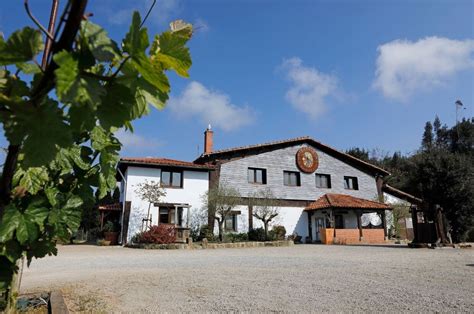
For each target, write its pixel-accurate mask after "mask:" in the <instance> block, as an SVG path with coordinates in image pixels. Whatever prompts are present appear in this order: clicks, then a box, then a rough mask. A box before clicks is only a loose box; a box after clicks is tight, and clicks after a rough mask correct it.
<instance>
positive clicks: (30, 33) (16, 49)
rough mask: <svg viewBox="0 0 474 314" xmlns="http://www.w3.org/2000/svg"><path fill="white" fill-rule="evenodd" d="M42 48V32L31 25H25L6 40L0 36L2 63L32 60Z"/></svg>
mask: <svg viewBox="0 0 474 314" xmlns="http://www.w3.org/2000/svg"><path fill="white" fill-rule="evenodd" d="M41 50H43V41H42V39H41V33H40V32H39V31H38V30H35V29H33V28H31V27H25V28H23V29H21V30H18V31H15V32H14V33H13V34H11V36H10V38H8V40H7V41H6V42H5V41H4V40H3V38H0V65H9V64H15V63H20V62H27V61H30V60H32V59H33V57H34V56H36V55H37V54H38V53H39V52H40V51H41Z"/></svg>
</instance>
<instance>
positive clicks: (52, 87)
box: [0, 0, 192, 292]
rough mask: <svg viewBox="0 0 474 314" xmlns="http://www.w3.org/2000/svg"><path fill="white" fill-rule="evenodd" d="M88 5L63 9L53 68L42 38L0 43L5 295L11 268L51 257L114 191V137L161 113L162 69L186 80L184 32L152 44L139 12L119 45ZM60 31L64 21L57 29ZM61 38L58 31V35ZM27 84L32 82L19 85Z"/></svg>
mask: <svg viewBox="0 0 474 314" xmlns="http://www.w3.org/2000/svg"><path fill="white" fill-rule="evenodd" d="M86 3H87V1H81V0H71V1H69V3H68V4H67V7H68V8H69V11H68V14H66V15H65V19H64V27H63V28H62V30H63V31H62V33H61V34H57V35H58V36H57V40H56V41H55V42H53V45H52V50H51V51H50V53H49V56H48V57H49V58H48V60H49V62H47V63H46V64H45V65H44V66H40V65H39V64H38V63H37V62H36V56H37V55H38V54H41V53H42V52H43V49H44V45H43V40H42V36H41V33H40V32H39V31H38V30H35V29H33V28H30V27H25V28H23V29H20V30H18V31H16V32H14V33H12V34H11V36H10V37H9V38H8V40H4V39H3V38H0V66H3V68H2V70H0V123H1V124H2V127H3V131H4V133H5V136H6V138H7V140H8V142H9V146H8V152H7V158H6V161H5V165H4V167H3V171H2V176H1V177H0V220H1V225H0V292H5V291H6V290H8V289H9V286H10V284H11V280H12V276H13V274H14V272H16V271H17V270H18V269H17V266H16V263H17V260H19V259H20V258H21V257H22V256H26V258H27V261H28V265H29V264H30V263H31V261H32V259H33V258H40V257H44V256H46V255H51V254H56V253H57V249H56V241H57V240H63V241H67V240H68V239H69V237H70V236H71V234H72V233H73V232H74V231H75V230H77V228H78V227H79V224H80V221H81V208H83V207H85V206H90V205H91V204H92V203H93V202H95V200H96V198H99V199H100V198H102V197H104V196H105V195H106V193H107V192H108V191H109V190H112V189H114V188H115V187H116V180H115V174H116V170H115V167H116V164H117V161H118V159H119V154H118V152H119V149H120V147H121V144H120V142H119V141H118V139H117V138H116V137H115V136H114V132H115V131H117V130H118V128H126V129H130V130H132V126H131V121H132V120H135V119H138V118H140V117H142V116H143V115H146V114H147V113H148V112H149V111H150V107H149V105H152V106H154V107H156V108H158V109H161V108H163V106H164V104H165V102H166V101H167V99H168V93H169V92H170V84H169V81H168V78H167V75H166V72H167V71H168V70H174V71H175V72H176V73H177V74H179V75H181V76H184V77H187V76H188V73H187V71H188V69H189V67H190V65H191V58H190V54H189V50H188V48H187V47H186V43H187V41H188V40H189V39H190V37H191V35H192V28H191V26H190V25H189V24H184V23H178V24H173V29H171V30H169V31H166V32H164V33H162V34H160V35H157V36H156V37H155V38H154V39H153V40H152V42H151V45H150V40H149V37H148V33H147V29H146V28H143V27H142V20H141V18H140V15H139V13H137V12H135V13H134V14H133V20H132V24H131V26H130V29H129V31H128V33H127V34H126V36H125V38H124V39H123V41H122V43H121V45H118V44H117V43H116V42H114V41H113V40H111V39H110V38H109V37H108V35H107V33H106V31H105V30H104V29H102V28H101V27H100V26H99V25H96V24H94V23H92V22H91V21H88V20H82V19H83V16H84V10H85V7H86V5H85V4H86ZM60 22H61V23H63V21H62V20H61V21H60ZM58 29H59V28H58ZM25 78H26V79H28V78H32V80H31V81H30V82H27V81H25V80H24V79H25Z"/></svg>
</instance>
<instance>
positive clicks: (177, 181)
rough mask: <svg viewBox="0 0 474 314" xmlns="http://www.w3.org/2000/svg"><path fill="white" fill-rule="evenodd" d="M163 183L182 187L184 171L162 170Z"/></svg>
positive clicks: (165, 185) (166, 185) (168, 185)
mask: <svg viewBox="0 0 474 314" xmlns="http://www.w3.org/2000/svg"><path fill="white" fill-rule="evenodd" d="M161 185H162V186H164V187H168V188H169V187H173V188H182V187H183V173H182V172H180V171H161Z"/></svg>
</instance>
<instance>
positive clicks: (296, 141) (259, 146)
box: [195, 136, 390, 175]
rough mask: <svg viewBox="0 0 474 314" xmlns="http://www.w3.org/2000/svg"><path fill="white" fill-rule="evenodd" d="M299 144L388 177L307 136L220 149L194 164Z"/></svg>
mask: <svg viewBox="0 0 474 314" xmlns="http://www.w3.org/2000/svg"><path fill="white" fill-rule="evenodd" d="M301 143H309V144H312V145H314V146H315V147H317V148H319V149H321V150H322V151H325V152H326V153H328V154H329V155H332V156H335V157H338V158H341V159H345V160H347V161H349V162H352V163H355V164H358V165H360V166H362V167H364V168H365V169H369V170H370V171H371V172H375V173H377V174H383V175H389V174H390V172H388V171H387V170H385V169H382V168H380V167H377V166H375V165H373V164H371V163H369V162H366V161H364V160H361V159H359V158H356V157H354V156H351V155H349V154H346V153H344V152H341V151H339V150H337V149H335V148H333V147H331V146H328V145H326V144H323V143H321V142H318V141H316V140H315V139H313V138H311V137H309V136H303V137H296V138H292V139H287V140H280V141H274V142H268V143H262V144H256V145H248V146H240V147H234V148H228V149H221V150H215V151H213V152H211V153H203V154H202V155H201V156H199V157H198V158H197V159H196V160H195V162H197V163H206V162H212V161H213V160H215V159H219V158H220V157H221V156H222V155H227V154H232V153H239V152H242V153H243V152H245V151H260V150H261V149H266V148H271V147H272V146H278V145H283V146H285V145H287V144H288V146H289V145H292V144H293V145H294V144H301Z"/></svg>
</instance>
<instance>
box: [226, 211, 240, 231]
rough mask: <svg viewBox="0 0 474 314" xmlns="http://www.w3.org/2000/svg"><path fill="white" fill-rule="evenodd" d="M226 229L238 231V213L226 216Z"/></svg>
mask: <svg viewBox="0 0 474 314" xmlns="http://www.w3.org/2000/svg"><path fill="white" fill-rule="evenodd" d="M224 230H225V231H232V232H237V215H236V214H230V215H227V216H226V217H225V220H224Z"/></svg>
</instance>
